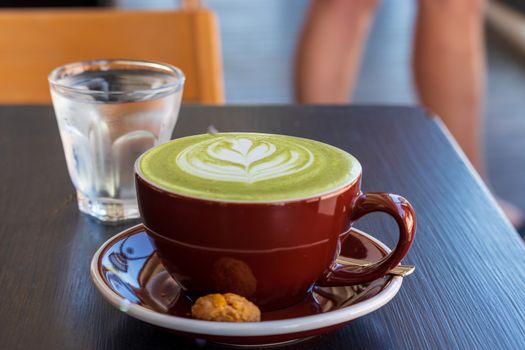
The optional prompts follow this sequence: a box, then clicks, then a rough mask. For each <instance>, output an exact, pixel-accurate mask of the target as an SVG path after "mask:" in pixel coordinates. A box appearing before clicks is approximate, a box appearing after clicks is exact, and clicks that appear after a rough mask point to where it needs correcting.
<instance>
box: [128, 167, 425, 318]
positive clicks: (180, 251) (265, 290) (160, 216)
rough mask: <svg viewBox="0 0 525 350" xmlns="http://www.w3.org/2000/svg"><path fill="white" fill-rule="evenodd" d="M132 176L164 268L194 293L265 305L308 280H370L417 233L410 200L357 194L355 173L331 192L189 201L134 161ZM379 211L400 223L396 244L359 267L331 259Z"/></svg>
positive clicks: (285, 301)
mask: <svg viewBox="0 0 525 350" xmlns="http://www.w3.org/2000/svg"><path fill="white" fill-rule="evenodd" d="M137 164H138V162H137ZM135 177H136V188H137V197H138V202H139V208H140V212H141V214H142V218H143V220H144V225H145V227H146V229H147V231H148V233H149V236H150V238H151V239H152V241H153V243H154V245H155V246H156V249H157V251H158V253H159V256H160V258H161V260H162V262H163V264H164V265H165V267H166V269H167V271H168V272H169V273H170V274H171V275H172V276H173V278H174V279H175V280H177V282H178V283H179V284H180V285H181V286H182V288H183V289H184V290H186V291H187V292H188V293H189V295H190V296H193V297H197V296H200V295H203V294H207V293H211V292H233V293H237V294H240V295H244V296H246V297H248V298H249V299H250V300H252V301H254V302H255V303H256V304H257V305H258V306H259V307H261V308H262V309H263V310H271V309H277V308H280V307H285V306H287V305H291V304H293V303H296V302H298V301H300V300H302V299H303V298H305V296H306V295H307V294H308V293H309V292H310V291H311V289H312V287H313V286H314V284H318V285H323V286H339V285H351V284H359V283H365V282H369V281H372V280H374V279H377V278H380V277H382V276H384V275H386V274H387V272H388V271H389V270H390V269H392V268H393V267H394V266H396V265H397V264H399V262H400V261H401V259H402V258H403V257H404V256H405V255H406V253H407V251H408V249H409V247H410V244H411V243H412V240H413V239H414V234H415V230H416V219H415V215H414V211H413V209H412V207H411V206H410V204H409V203H408V202H407V201H406V200H405V199H404V198H403V197H400V196H398V195H395V194H389V193H362V192H361V190H360V184H361V175H359V176H358V177H357V178H356V179H355V180H354V181H353V182H352V183H350V184H348V185H347V186H345V187H344V188H340V189H338V190H336V191H334V192H332V193H329V194H323V195H322V196H317V197H315V196H314V197H310V198H307V199H301V200H290V201H282V202H277V203H275V202H270V203H259V202H258V203H245V202H242V203H239V202H227V201H220V200H206V199H198V198H190V197H187V196H183V195H180V194H177V193H173V192H170V191H167V190H165V189H162V188H160V187H159V186H156V185H155V184H153V183H151V182H149V181H148V180H146V179H145V178H144V177H143V176H141V174H140V169H139V167H138V166H137V167H136V168H135ZM378 211H379V212H385V213H388V214H390V215H391V216H392V217H393V218H394V219H395V220H396V222H397V224H398V225H399V233H400V236H399V240H398V243H397V246H396V247H395V249H394V250H393V251H392V252H391V253H390V254H389V255H388V256H387V257H386V258H385V259H383V260H382V261H380V262H377V263H375V264H373V265H370V266H368V267H365V268H362V269H360V270H359V271H352V270H349V269H345V268H344V266H341V265H338V264H336V263H335V259H336V258H337V256H338V254H339V250H340V246H341V241H342V240H343V239H345V233H347V232H348V230H349V229H350V227H351V225H352V223H353V222H354V221H356V220H358V219H359V218H360V217H362V216H363V215H366V214H368V213H370V212H378Z"/></svg>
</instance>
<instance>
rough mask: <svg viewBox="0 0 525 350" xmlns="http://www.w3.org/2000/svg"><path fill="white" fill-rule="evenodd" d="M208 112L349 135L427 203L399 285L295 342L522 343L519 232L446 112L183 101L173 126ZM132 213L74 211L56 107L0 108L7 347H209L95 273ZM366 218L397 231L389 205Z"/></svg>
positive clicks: (0, 280) (1, 265) (294, 130)
mask: <svg viewBox="0 0 525 350" xmlns="http://www.w3.org/2000/svg"><path fill="white" fill-rule="evenodd" d="M210 124H212V125H214V126H215V127H216V128H217V129H219V130H221V131H259V132H272V133H282V134H289V135H296V136H302V137H308V138H312V139H315V140H319V141H324V142H328V143H330V144H332V145H335V146H337V147H340V148H343V149H345V150H347V151H349V152H351V153H352V154H354V155H355V156H357V158H358V159H359V160H360V161H361V163H362V165H363V177H364V181H363V185H364V190H368V191H389V192H393V193H399V194H401V195H403V196H405V197H406V198H407V199H409V200H410V201H411V202H412V204H413V206H414V208H415V210H416V213H417V215H418V233H417V235H416V240H415V243H414V244H413V246H412V249H411V251H410V252H409V254H408V257H407V258H406V260H405V261H406V263H410V264H415V265H416V266H417V269H416V272H415V273H414V274H413V275H411V276H410V277H408V278H406V279H405V281H404V283H403V286H402V288H401V291H400V292H399V294H398V295H397V296H396V298H395V299H394V300H393V301H391V302H390V303H389V304H387V305H386V306H385V307H383V308H381V309H380V310H378V311H376V312H374V313H373V314H370V315H368V316H365V317H362V318H360V319H358V320H356V321H354V322H352V323H351V324H349V325H347V326H345V327H344V328H342V329H340V330H338V331H335V332H332V333H329V334H326V335H323V336H320V337H317V338H314V339H312V340H309V341H307V342H304V343H300V344H296V345H292V346H289V347H288V348H289V349H522V348H523V346H524V344H525V248H524V245H523V243H522V241H521V240H520V239H519V238H518V235H517V233H516V232H515V231H514V230H513V229H512V227H510V225H509V224H508V222H507V221H506V220H505V219H504V218H503V217H502V215H501V212H500V211H499V209H497V208H496V206H495V203H494V201H493V199H492V197H491V196H490V195H489V193H488V192H487V191H486V189H485V187H484V186H483V185H482V184H481V182H480V181H478V180H477V177H475V176H473V173H472V171H471V169H470V168H469V167H468V166H467V165H466V164H465V162H464V161H463V159H462V157H461V155H460V154H459V153H458V152H457V151H456V149H455V147H454V144H453V143H451V142H450V140H449V138H448V137H447V136H446V134H445V133H444V132H443V130H442V127H441V124H440V123H439V121H437V120H435V119H433V118H429V117H428V116H426V115H425V113H424V111H423V110H421V109H416V108H404V107H365V106H363V107H359V106H358V107H313V106H304V107H298V106H288V107H279V106H275V107H272V106H266V107H248V106H245V107H235V106H230V107H198V106H185V107H184V108H183V109H182V111H181V117H180V119H179V122H178V124H177V126H176V130H175V134H174V137H178V136H182V135H188V134H193V133H201V132H205V131H206V129H207V127H208V126H209V125H210ZM134 223H136V221H134V222H130V223H128V224H124V225H119V226H105V225H102V224H99V223H97V222H95V221H93V220H91V219H90V218H88V217H86V216H84V215H82V214H80V213H79V212H78V210H77V208H76V202H75V197H74V190H73V186H72V185H71V182H70V180H69V176H68V173H67V169H66V164H65V160H64V155H63V152H62V146H61V143H60V138H59V134H58V129H57V125H56V122H55V119H54V114H53V111H52V109H51V108H50V107H48V106H29V107H27V106H26V107H16V106H4V107H0V348H1V349H191V348H194V347H197V346H200V347H202V344H200V345H199V344H196V343H195V342H194V341H193V340H188V339H183V338H179V337H177V336H175V335H173V334H171V333H169V332H166V331H164V330H161V329H159V328H156V327H153V326H150V325H148V324H145V323H143V322H140V321H137V320H135V319H132V318H130V317H127V316H126V315H125V314H123V313H121V312H119V311H118V310H116V309H114V308H113V307H112V306H110V305H109V304H108V303H107V302H106V301H105V300H104V299H103V298H102V297H101V296H100V295H99V294H98V293H97V291H96V290H95V287H94V286H93V284H92V283H91V281H90V278H89V261H90V259H91V256H92V255H93V253H94V252H95V250H96V249H97V248H98V247H99V246H100V245H101V244H102V243H103V242H104V241H105V240H107V239H108V238H109V237H111V236H112V235H114V234H115V233H117V232H118V231H120V230H122V229H123V228H125V227H128V226H131V225H132V224H134ZM357 226H358V227H359V228H361V229H364V230H366V231H368V232H370V233H372V234H374V235H375V236H376V237H378V238H379V239H381V240H383V241H384V242H386V243H388V244H389V245H393V244H394V243H395V239H396V235H397V233H395V228H394V227H395V226H394V224H393V222H391V220H390V219H388V218H387V217H386V216H383V215H381V214H374V215H373V216H370V217H368V218H366V219H363V220H362V221H360V222H359V225H357ZM207 347H209V348H214V347H216V346H215V345H213V344H208V345H207Z"/></svg>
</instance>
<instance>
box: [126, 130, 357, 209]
mask: <svg viewBox="0 0 525 350" xmlns="http://www.w3.org/2000/svg"><path fill="white" fill-rule="evenodd" d="M136 171H137V173H138V174H139V175H140V176H141V177H142V178H143V179H145V180H147V181H149V182H150V183H151V184H153V185H155V186H157V187H159V188H160V189H162V190H167V191H170V192H173V193H175V194H178V195H182V196H189V197H194V198H202V199H209V200H216V201H241V202H262V203H266V202H280V201H288V200H295V199H302V198H310V197H314V196H318V195H325V194H327V193H330V192H331V191H334V190H337V189H339V188H342V187H344V186H346V185H349V184H350V183H352V182H353V181H357V180H358V179H359V175H360V174H361V166H360V165H359V162H358V161H357V160H356V159H355V158H354V157H353V156H352V155H350V154H348V153H347V152H345V151H343V150H340V149H338V148H336V147H333V146H330V145H327V144H324V143H321V142H317V141H313V140H308V139H304V138H300V137H293V136H286V135H272V134H260V133H248V132H235V133H233V132H232V133H218V134H214V135H210V134H202V135H193V136H187V137H182V138H179V139H175V140H173V141H170V142H167V143H165V144H162V145H159V146H157V147H155V148H153V149H151V150H149V151H147V152H146V153H144V154H143V155H142V156H141V157H140V158H139V160H138V161H137V167H136Z"/></svg>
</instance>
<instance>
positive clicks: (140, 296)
mask: <svg viewBox="0 0 525 350" xmlns="http://www.w3.org/2000/svg"><path fill="white" fill-rule="evenodd" d="M341 251H342V255H344V256H347V257H352V258H359V259H365V260H369V261H377V260H380V259H381V258H382V257H383V256H384V255H385V254H386V248H385V247H384V246H383V245H382V244H381V243H380V242H377V241H375V240H374V239H372V238H371V237H369V236H368V235H366V234H364V233H362V232H360V231H358V230H354V229H352V230H351V231H350V232H349V234H348V237H347V239H346V240H345V243H344V244H343V246H342V250H341ZM91 274H92V278H93V280H94V282H95V285H96V286H97V288H98V289H99V291H100V292H101V293H102V295H103V296H104V297H105V298H106V299H108V300H109V301H110V302H111V303H112V304H113V305H115V306H116V307H118V308H119V309H120V310H121V311H123V312H126V313H128V314H130V315H131V316H133V317H136V318H139V319H141V320H144V321H146V322H149V323H152V324H155V325H158V326H161V327H164V328H167V329H170V330H172V331H175V332H177V333H178V334H181V335H186V336H191V337H196V338H201V339H207V340H212V341H217V342H223V343H230V344H253V345H260V344H272V343H279V342H288V341H292V340H296V339H299V338H304V337H310V336H313V335H316V334H320V333H324V332H327V331H330V330H333V329H336V328H338V327H341V326H342V325H344V324H346V323H347V322H349V321H351V320H353V319H355V318H357V317H360V316H362V315H365V314H367V313H369V312H372V311H374V310H376V309H377V308H379V307H381V306H382V305H384V304H385V303H386V302H388V301H389V300H390V299H392V298H393V297H394V296H395V294H396V293H397V291H398V290H399V288H400V286H401V281H402V278H401V277H391V276H389V277H382V278H379V279H377V280H374V281H372V282H371V283H367V284H363V285H354V286H347V287H314V289H313V293H312V294H310V295H309V296H308V297H307V298H305V299H303V300H301V301H299V302H298V303H296V304H294V305H292V306H290V307H287V308H283V309H280V310H276V311H271V312H263V313H262V322H258V323H224V322H208V321H199V320H193V319H191V317H190V316H189V310H190V307H191V301H190V299H189V298H188V297H187V295H186V294H185V293H184V292H183V291H182V289H181V288H180V287H179V285H178V284H177V283H176V282H175V280H174V279H173V278H172V277H171V276H170V275H169V274H168V273H167V271H166V270H165V268H164V266H163V265H162V263H161V261H160V259H159V257H158V254H157V252H156V251H155V248H154V246H153V245H152V244H151V241H150V239H149V238H148V235H147V233H146V232H145V229H144V227H143V226H142V225H138V226H135V227H133V228H130V229H128V230H126V231H124V232H122V233H120V234H118V235H116V236H115V237H113V238H112V239H110V240H109V241H108V242H106V243H105V244H104V245H103V246H102V247H101V248H100V249H99V250H98V252H97V253H96V254H95V256H94V257H93V260H92V264H91Z"/></svg>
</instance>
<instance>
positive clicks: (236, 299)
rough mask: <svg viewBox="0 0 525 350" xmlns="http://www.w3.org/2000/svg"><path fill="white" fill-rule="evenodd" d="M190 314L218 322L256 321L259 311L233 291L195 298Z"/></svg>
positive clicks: (259, 315)
mask: <svg viewBox="0 0 525 350" xmlns="http://www.w3.org/2000/svg"><path fill="white" fill-rule="evenodd" d="M191 315H192V316H193V317H194V318H197V319H199V320H206V321H218V322H258V321H260V320H261V311H260V310H259V308H258V307H257V306H255V304H253V303H252V302H250V301H248V300H247V299H246V298H244V297H241V296H240V295H237V294H233V293H225V294H208V295H206V296H203V297H200V298H199V299H197V301H196V302H195V304H193V306H192V307H191Z"/></svg>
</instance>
